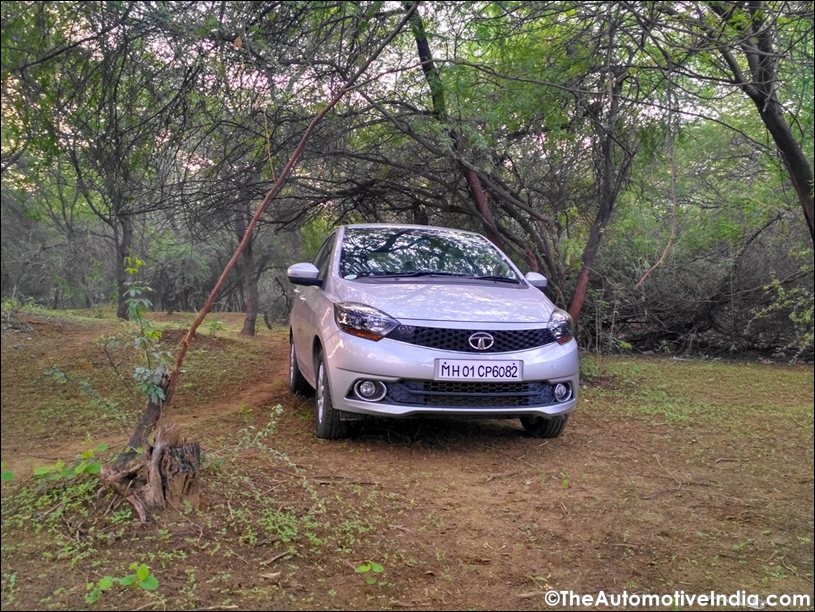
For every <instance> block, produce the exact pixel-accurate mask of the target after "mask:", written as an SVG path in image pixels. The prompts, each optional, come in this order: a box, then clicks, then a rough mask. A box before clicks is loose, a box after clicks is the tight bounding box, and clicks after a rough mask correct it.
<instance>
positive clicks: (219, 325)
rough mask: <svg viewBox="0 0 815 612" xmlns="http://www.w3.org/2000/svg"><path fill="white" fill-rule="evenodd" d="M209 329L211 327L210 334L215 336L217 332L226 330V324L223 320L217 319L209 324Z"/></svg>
mask: <svg viewBox="0 0 815 612" xmlns="http://www.w3.org/2000/svg"><path fill="white" fill-rule="evenodd" d="M207 329H209V335H210V336H214V335H215V332H219V331H226V325H224V322H223V321H220V320H217V319H215V320H213V321H210V322H209V323H208V324H207Z"/></svg>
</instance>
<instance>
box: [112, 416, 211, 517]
mask: <svg viewBox="0 0 815 612" xmlns="http://www.w3.org/2000/svg"><path fill="white" fill-rule="evenodd" d="M200 462H201V448H200V446H199V445H198V442H190V443H187V442H186V440H185V439H184V437H183V436H182V435H181V432H180V431H178V429H177V428H176V426H175V425H174V424H172V423H170V424H167V425H162V426H160V427H159V428H158V429H156V439H155V442H154V444H153V445H152V446H149V445H145V448H144V453H143V454H142V455H140V456H136V457H134V458H133V459H131V460H130V461H129V462H128V464H127V465H126V466H124V467H123V468H122V469H119V468H118V467H117V466H106V467H105V468H104V469H103V470H102V474H101V477H102V481H103V482H104V483H105V484H107V485H108V486H110V487H111V488H113V489H114V491H116V492H117V493H118V494H119V495H121V496H122V497H123V498H124V499H126V500H127V501H128V502H130V504H131V505H132V506H133V507H134V508H135V509H136V512H137V513H138V515H139V519H140V521H141V522H142V523H145V522H147V515H148V513H149V512H152V511H154V510H163V509H164V508H166V507H167V505H170V506H171V507H173V508H175V509H176V510H180V509H181V504H183V503H184V502H186V503H188V504H190V506H191V507H193V508H196V509H197V508H198V507H199V505H200V494H199V479H198V472H199V466H200Z"/></svg>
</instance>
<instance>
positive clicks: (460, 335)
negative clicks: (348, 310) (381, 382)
mask: <svg viewBox="0 0 815 612" xmlns="http://www.w3.org/2000/svg"><path fill="white" fill-rule="evenodd" d="M480 331H485V330H480V329H445V328H443V327H416V326H414V325H400V326H399V327H397V328H396V329H394V330H393V331H392V332H391V333H390V334H388V336H387V337H388V338H390V339H391V340H398V341H399V342H407V343H408V344H418V345H419V346H426V347H428V348H434V349H441V350H444V351H457V352H460V353H508V352H511V351H525V350H527V349H531V348H537V347H539V346H545V345H547V344H550V343H552V342H554V341H555V337H554V336H553V335H552V332H551V331H549V330H548V329H545V328H544V329H512V330H499V331H489V332H487V333H489V334H491V335H492V337H493V338H494V339H495V344H493V345H492V346H491V347H490V348H488V349H486V350H483V351H479V350H477V349H475V348H473V347H472V346H470V343H469V339H470V336H472V335H473V334H474V333H476V332H480Z"/></svg>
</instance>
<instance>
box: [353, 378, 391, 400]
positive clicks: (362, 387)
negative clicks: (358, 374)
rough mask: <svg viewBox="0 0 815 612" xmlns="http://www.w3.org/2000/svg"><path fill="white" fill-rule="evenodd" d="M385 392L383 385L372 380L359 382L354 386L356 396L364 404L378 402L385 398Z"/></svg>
mask: <svg viewBox="0 0 815 612" xmlns="http://www.w3.org/2000/svg"><path fill="white" fill-rule="evenodd" d="M386 391H387V390H386V389H385V385H383V384H382V383H381V382H375V381H373V380H360V381H359V382H358V383H357V384H355V385H354V393H355V394H356V396H357V397H358V398H359V399H361V400H365V401H366V402H378V401H379V400H381V399H382V398H383V397H385V393H386Z"/></svg>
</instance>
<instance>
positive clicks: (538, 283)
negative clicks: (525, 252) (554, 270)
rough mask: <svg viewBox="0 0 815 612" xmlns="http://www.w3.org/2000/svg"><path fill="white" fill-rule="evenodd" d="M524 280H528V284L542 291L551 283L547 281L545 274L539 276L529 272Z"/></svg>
mask: <svg viewBox="0 0 815 612" xmlns="http://www.w3.org/2000/svg"><path fill="white" fill-rule="evenodd" d="M524 278H525V279H526V282H527V283H529V284H530V285H532V286H533V287H537V288H538V289H540V290H541V291H543V290H544V289H546V285H548V284H549V281H548V280H546V277H545V276H544V275H543V274H538V273H537V272H527V273H526V276H524Z"/></svg>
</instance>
